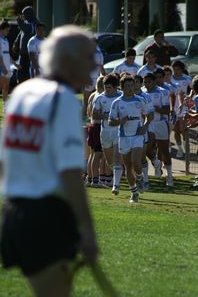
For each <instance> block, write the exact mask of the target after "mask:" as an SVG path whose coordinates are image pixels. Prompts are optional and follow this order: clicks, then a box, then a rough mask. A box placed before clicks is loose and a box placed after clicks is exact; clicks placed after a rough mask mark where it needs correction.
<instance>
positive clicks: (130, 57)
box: [125, 48, 136, 65]
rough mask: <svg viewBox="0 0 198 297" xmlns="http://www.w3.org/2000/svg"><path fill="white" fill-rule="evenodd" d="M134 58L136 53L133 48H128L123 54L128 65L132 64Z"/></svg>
mask: <svg viewBox="0 0 198 297" xmlns="http://www.w3.org/2000/svg"><path fill="white" fill-rule="evenodd" d="M135 57H136V51H135V50H134V49H133V48H129V49H128V50H127V51H126V53H125V60H126V61H127V63H128V64H129V65H132V64H133V63H134V60H135Z"/></svg>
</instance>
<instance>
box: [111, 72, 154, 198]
mask: <svg viewBox="0 0 198 297" xmlns="http://www.w3.org/2000/svg"><path fill="white" fill-rule="evenodd" d="M120 85H121V89H122V91H123V95H122V96H121V97H119V98H118V99H117V100H115V101H114V102H113V103H112V106H111V111H110V114H109V124H110V125H111V126H112V127H114V126H115V127H117V126H118V125H119V152H120V154H122V157H123V161H124V165H125V169H126V176H127V180H128V183H129V186H130V188H131V198H130V202H138V198H139V193H138V190H139V191H142V192H143V190H144V187H143V174H142V152H143V146H144V134H145V132H146V130H147V127H148V124H149V121H148V118H147V115H148V107H147V103H146V102H145V100H143V98H142V97H140V96H137V95H135V93H134V91H135V81H134V79H133V78H132V76H131V75H123V76H122V77H121V79H120ZM143 115H144V117H145V118H144V121H143V120H142V116H143ZM136 183H137V184H136ZM138 188H139V189H138Z"/></svg>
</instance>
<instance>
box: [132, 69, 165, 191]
mask: <svg viewBox="0 0 198 297" xmlns="http://www.w3.org/2000/svg"><path fill="white" fill-rule="evenodd" d="M134 80H135V94H136V95H138V96H140V97H142V98H143V100H144V101H145V103H146V104H147V107H148V116H149V121H152V120H153V114H154V107H153V102H152V99H151V97H150V95H149V94H148V93H146V92H145V91H143V88H142V85H143V78H142V77H141V76H140V75H135V76H134ZM148 133H149V132H148V131H146V133H145V135H144V147H143V154H142V172H143V180H144V189H145V190H148V189H149V179H148V162H147V158H146V151H147V144H148V141H149V134H148ZM151 162H152V163H153V164H155V166H156V170H160V168H159V167H160V162H159V160H158V159H157V158H156V156H154V157H153V159H152V160H151ZM156 164H157V165H156Z"/></svg>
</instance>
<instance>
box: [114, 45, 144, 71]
mask: <svg viewBox="0 0 198 297" xmlns="http://www.w3.org/2000/svg"><path fill="white" fill-rule="evenodd" d="M135 57H136V51H135V50H134V49H133V48H129V49H128V50H127V51H126V53H125V60H124V61H123V62H122V63H120V64H118V65H117V66H116V67H115V68H114V70H113V72H114V73H118V74H121V73H123V72H126V73H130V74H131V75H135V74H136V73H137V71H138V69H140V65H138V64H137V63H135Z"/></svg>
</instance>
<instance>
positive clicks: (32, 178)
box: [0, 25, 97, 297]
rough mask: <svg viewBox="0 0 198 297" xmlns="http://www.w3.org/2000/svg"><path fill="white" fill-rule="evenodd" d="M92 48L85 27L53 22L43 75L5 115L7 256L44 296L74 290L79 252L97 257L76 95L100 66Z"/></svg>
mask: <svg viewBox="0 0 198 297" xmlns="http://www.w3.org/2000/svg"><path fill="white" fill-rule="evenodd" d="M94 51H95V45H94V43H93V40H92V37H91V35H90V34H89V33H88V32H86V31H85V30H83V29H81V28H80V27H78V26H71V25H70V26H69V25H68V26H62V27H58V28H56V29H54V30H53V31H52V32H51V34H50V35H49V37H48V38H46V40H45V41H44V42H43V44H42V46H41V53H40V60H39V62H40V67H41V70H42V74H43V78H34V79H30V80H27V81H26V82H24V83H22V84H20V85H19V86H18V87H17V88H16V89H15V90H14V92H13V94H12V97H11V99H10V102H9V106H8V111H7V115H6V119H5V128H4V132H3V141H2V146H3V147H2V153H1V159H2V161H3V171H4V197H5V202H4V207H3V223H2V229H1V236H2V238H1V241H0V242H1V244H0V252H1V256H2V264H3V266H4V267H5V268H11V267H13V266H17V267H19V268H20V269H21V270H22V273H23V274H24V276H25V277H26V278H27V279H28V281H29V283H30V284H31V286H32V288H33V290H34V293H35V296H39V297H46V296H48V297H57V296H70V291H71V285H72V279H73V278H72V271H71V269H70V266H69V265H70V264H69V263H71V261H72V260H74V259H75V257H76V255H77V253H78V252H81V253H82V254H83V256H84V258H85V260H86V261H87V262H88V263H95V261H96V258H97V244H96V238H95V231H94V227H93V223H92V219H91V215H90V211H89V208H88V203H87V197H86V193H85V188H84V184H83V181H82V178H81V174H82V170H83V169H84V147H83V132H82V121H81V112H80V104H79V101H78V99H77V98H76V96H75V91H76V90H78V89H79V88H80V87H81V86H82V85H84V84H86V83H87V82H88V81H89V74H90V72H91V71H92V70H93V69H94V67H95V62H94V59H93V54H94ZM71 123H72V129H71ZM10 242H12V244H10Z"/></svg>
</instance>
